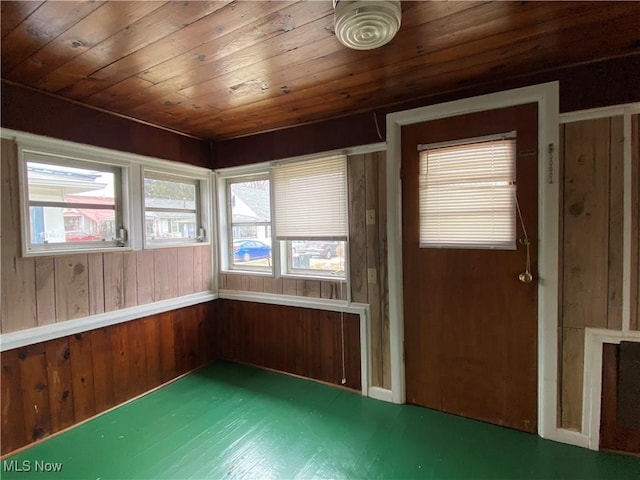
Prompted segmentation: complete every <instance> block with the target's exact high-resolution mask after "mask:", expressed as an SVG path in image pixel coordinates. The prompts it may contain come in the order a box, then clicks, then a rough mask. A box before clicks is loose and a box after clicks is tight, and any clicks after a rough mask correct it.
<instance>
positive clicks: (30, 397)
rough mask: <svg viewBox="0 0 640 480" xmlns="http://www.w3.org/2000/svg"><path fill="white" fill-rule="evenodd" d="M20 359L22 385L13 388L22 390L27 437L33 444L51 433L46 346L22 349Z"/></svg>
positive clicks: (38, 345) (39, 345)
mask: <svg viewBox="0 0 640 480" xmlns="http://www.w3.org/2000/svg"><path fill="white" fill-rule="evenodd" d="M18 357H19V358H20V385H14V386H13V388H14V389H16V388H20V389H21V390H22V401H23V408H22V413H23V418H24V429H25V436H26V438H27V440H28V441H30V442H33V441H36V440H39V439H41V438H43V437H45V436H47V435H49V434H50V433H51V416H50V410H49V392H48V390H47V373H46V359H45V354H44V346H43V344H41V343H39V344H37V345H31V346H29V347H27V348H24V349H21V350H20V352H19V353H18Z"/></svg>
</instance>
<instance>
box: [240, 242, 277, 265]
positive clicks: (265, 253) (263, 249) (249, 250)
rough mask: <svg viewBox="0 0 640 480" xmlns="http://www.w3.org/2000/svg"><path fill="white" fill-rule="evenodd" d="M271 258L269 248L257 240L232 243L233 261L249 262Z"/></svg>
mask: <svg viewBox="0 0 640 480" xmlns="http://www.w3.org/2000/svg"><path fill="white" fill-rule="evenodd" d="M270 257H271V247H270V246H269V245H267V244H266V243H263V242H260V241H258V240H236V241H234V242H233V258H234V260H235V261H241V262H250V261H251V260H258V259H261V258H270Z"/></svg>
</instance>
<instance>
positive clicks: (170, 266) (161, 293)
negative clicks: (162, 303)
mask: <svg viewBox="0 0 640 480" xmlns="http://www.w3.org/2000/svg"><path fill="white" fill-rule="evenodd" d="M153 265H154V272H155V279H154V280H155V284H154V289H155V298H156V301H158V300H167V299H169V298H173V297H176V296H177V294H178V274H177V272H178V252H177V251H176V249H175V248H158V249H156V250H154V251H153Z"/></svg>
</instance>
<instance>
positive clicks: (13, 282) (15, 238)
mask: <svg viewBox="0 0 640 480" xmlns="http://www.w3.org/2000/svg"><path fill="white" fill-rule="evenodd" d="M1 142H2V151H1V156H0V161H1V167H0V174H1V176H2V188H1V194H2V198H1V200H2V201H1V202H0V203H1V204H2V211H1V212H0V217H1V218H0V223H1V227H2V228H1V231H2V249H0V262H1V265H0V270H1V272H0V275H1V278H2V289H1V290H2V291H1V292H0V296H1V297H2V305H1V308H0V314H1V319H2V332H3V333H7V332H13V331H16V330H21V329H23V328H30V327H35V326H36V325H37V317H36V292H35V290H36V288H35V262H34V260H33V259H24V258H20V255H21V252H20V248H21V247H20V234H19V232H20V202H19V189H18V157H17V151H16V145H15V143H14V142H12V141H10V140H5V139H2V140H1Z"/></svg>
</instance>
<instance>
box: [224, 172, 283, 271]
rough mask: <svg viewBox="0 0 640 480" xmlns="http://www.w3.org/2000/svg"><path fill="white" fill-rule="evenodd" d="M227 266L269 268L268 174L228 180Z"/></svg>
mask: <svg viewBox="0 0 640 480" xmlns="http://www.w3.org/2000/svg"><path fill="white" fill-rule="evenodd" d="M226 203H227V208H228V217H229V218H230V219H231V222H230V223H229V238H230V239H231V240H232V242H231V243H232V244H231V246H230V248H229V257H230V258H229V266H230V267H231V268H232V269H239V270H254V271H263V272H271V271H272V248H271V190H270V181H269V176H268V175H258V176H254V177H244V178H241V179H230V180H229V181H228V182H227V202H226Z"/></svg>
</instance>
